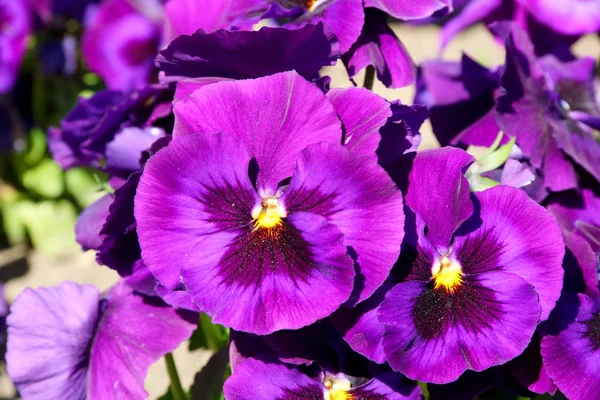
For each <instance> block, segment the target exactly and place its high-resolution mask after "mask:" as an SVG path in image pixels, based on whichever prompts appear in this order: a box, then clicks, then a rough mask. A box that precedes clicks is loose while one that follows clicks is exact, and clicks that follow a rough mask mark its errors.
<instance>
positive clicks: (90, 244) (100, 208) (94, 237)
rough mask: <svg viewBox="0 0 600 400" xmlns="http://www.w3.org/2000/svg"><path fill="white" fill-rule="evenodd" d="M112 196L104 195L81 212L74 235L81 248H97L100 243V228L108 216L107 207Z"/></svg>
mask: <svg viewBox="0 0 600 400" xmlns="http://www.w3.org/2000/svg"><path fill="white" fill-rule="evenodd" d="M112 201H113V197H112V196H111V195H110V194H107V195H104V196H102V197H101V198H99V199H98V200H96V201H95V202H94V203H93V204H91V205H89V206H88V207H86V208H85V210H83V211H82V212H81V215H79V218H77V223H76V224H75V237H76V239H77V243H79V244H80V245H81V247H82V248H83V250H90V249H94V250H97V249H98V248H99V247H100V245H101V244H102V238H101V237H100V229H102V226H103V225H104V222H105V221H106V217H107V216H108V207H109V206H110V203H112Z"/></svg>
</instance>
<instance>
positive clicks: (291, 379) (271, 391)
mask: <svg viewBox="0 0 600 400" xmlns="http://www.w3.org/2000/svg"><path fill="white" fill-rule="evenodd" d="M324 391H325V386H324V385H323V384H322V383H320V382H319V381H318V380H316V379H313V378H310V377H309V376H307V375H306V374H303V373H302V372H300V371H299V370H298V369H296V368H294V367H291V366H287V365H285V364H271V363H265V362H263V361H259V360H256V359H252V358H249V359H247V360H245V361H243V362H242V363H241V364H239V365H238V366H237V367H236V368H235V372H234V374H233V375H231V377H229V379H227V381H226V382H225V387H224V388H223V392H224V394H225V397H226V398H227V399H228V400H247V399H250V398H251V399H253V400H273V399H281V400H295V399H303V398H306V399H313V398H314V399H320V398H322V397H323V396H324Z"/></svg>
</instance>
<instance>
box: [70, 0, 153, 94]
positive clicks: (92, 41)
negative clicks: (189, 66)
mask: <svg viewBox="0 0 600 400" xmlns="http://www.w3.org/2000/svg"><path fill="white" fill-rule="evenodd" d="M152 3H156V6H155V7H159V6H158V5H159V2H158V1H156V0H151V1H146V2H145V4H144V7H143V8H140V9H138V8H136V7H135V5H134V2H132V1H129V0H103V1H102V3H101V4H100V5H99V6H98V7H97V9H95V10H94V13H93V15H92V17H91V18H89V19H88V21H86V22H87V24H86V26H85V30H84V34H83V38H82V52H83V57H84V59H85V61H86V63H87V65H88V67H89V68H90V70H92V71H94V72H95V73H97V74H98V75H100V76H101V77H102V79H104V81H105V82H106V85H107V86H108V87H109V89H117V90H131V89H134V88H139V87H141V86H143V85H145V84H147V83H149V82H150V81H151V74H152V71H153V68H154V64H153V61H154V58H155V57H156V53H157V52H158V49H159V45H160V40H161V36H160V35H161V27H162V23H163V22H162V19H161V18H162V16H161V15H160V14H159V15H153V14H154V13H151V12H150V11H151V10H154V9H155V8H154V7H151V4H152Z"/></svg>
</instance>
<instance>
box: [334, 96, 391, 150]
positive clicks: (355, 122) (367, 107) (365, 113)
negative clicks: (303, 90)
mask: <svg viewBox="0 0 600 400" xmlns="http://www.w3.org/2000/svg"><path fill="white" fill-rule="evenodd" d="M327 98H328V99H329V101H330V102H331V104H333V107H334V108H335V111H336V112H337V113H338V115H339V117H340V119H341V120H342V126H343V129H344V137H343V141H342V143H343V144H344V146H345V147H346V148H348V149H349V150H351V151H352V152H356V153H357V154H360V155H369V156H373V155H375V151H376V150H377V146H379V141H380V139H381V137H380V136H379V129H381V127H383V126H384V125H385V124H386V122H387V120H388V118H389V117H391V116H392V111H391V110H390V103H388V102H387V101H386V100H385V99H384V98H382V97H380V96H378V95H376V94H374V93H373V92H371V91H370V90H367V89H364V88H347V89H332V90H330V91H329V92H327Z"/></svg>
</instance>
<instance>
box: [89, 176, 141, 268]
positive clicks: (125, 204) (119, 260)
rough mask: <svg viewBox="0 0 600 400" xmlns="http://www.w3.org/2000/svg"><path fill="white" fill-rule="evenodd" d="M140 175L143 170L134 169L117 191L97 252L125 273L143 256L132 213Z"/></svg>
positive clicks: (103, 259)
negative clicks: (135, 170)
mask: <svg viewBox="0 0 600 400" xmlns="http://www.w3.org/2000/svg"><path fill="white" fill-rule="evenodd" d="M139 179H140V173H139V172H136V173H133V174H131V175H130V176H129V178H128V179H127V181H126V182H125V183H124V184H123V186H121V187H119V188H118V189H117V190H116V191H115V193H114V200H113V202H112V203H111V204H110V208H109V214H108V216H107V218H106V220H105V221H106V222H105V223H104V225H103V226H102V230H101V231H100V236H101V238H102V244H101V245H100V246H99V248H98V254H97V255H96V259H97V261H98V263H99V264H102V265H106V266H108V267H109V268H112V269H114V270H115V271H117V272H118V273H119V275H121V276H123V277H126V276H129V275H132V273H133V267H134V264H135V263H136V262H137V261H138V260H140V247H139V244H138V237H137V233H136V229H135V228H136V222H135V219H134V215H133V199H134V196H135V193H136V189H137V186H138V182H139Z"/></svg>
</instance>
